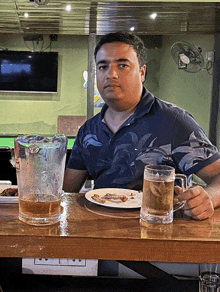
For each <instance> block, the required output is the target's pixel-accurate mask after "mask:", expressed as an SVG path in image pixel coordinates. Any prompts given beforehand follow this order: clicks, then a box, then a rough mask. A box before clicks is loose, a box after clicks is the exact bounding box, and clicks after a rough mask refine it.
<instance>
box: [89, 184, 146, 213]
mask: <svg viewBox="0 0 220 292" xmlns="http://www.w3.org/2000/svg"><path fill="white" fill-rule="evenodd" d="M107 193H110V194H116V195H121V196H122V195H125V196H128V200H127V201H126V202H119V203H116V202H112V201H108V200H106V201H105V203H104V204H102V203H99V202H97V201H95V200H93V198H92V196H93V195H94V194H97V195H99V197H100V198H102V197H104V196H105V195H106V194H107ZM131 194H133V196H131ZM132 197H134V198H133V199H132ZM85 198H86V199H87V200H88V201H90V202H92V203H94V204H97V205H101V206H105V207H113V208H127V209H130V208H140V207H141V193H139V192H138V191H134V190H128V189H114V188H106V189H97V190H92V191H89V192H88V193H86V194H85Z"/></svg>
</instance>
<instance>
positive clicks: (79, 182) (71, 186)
mask: <svg viewBox="0 0 220 292" xmlns="http://www.w3.org/2000/svg"><path fill="white" fill-rule="evenodd" d="M87 177H88V172H87V170H79V169H71V168H67V169H66V172H65V175H64V183H63V190H64V191H65V192H67V193H78V192H79V191H80V190H81V188H82V186H83V184H84V183H85V181H86V179H87Z"/></svg>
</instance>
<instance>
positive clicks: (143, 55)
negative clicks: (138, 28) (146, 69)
mask: <svg viewBox="0 0 220 292" xmlns="http://www.w3.org/2000/svg"><path fill="white" fill-rule="evenodd" d="M115 42H119V43H124V44H128V45H130V46H132V47H133V49H134V50H135V52H136V53H137V57H138V62H139V65H140V67H142V66H143V65H145V64H146V62H147V49H146V48H145V46H144V43H143V41H142V40H141V39H140V38H139V37H138V36H136V35H135V34H132V33H130V32H120V31H118V32H114V33H109V34H106V35H104V36H103V37H102V38H101V39H100V41H99V42H98V44H97V46H96V48H95V52H94V56H95V59H96V55H97V53H98V51H99V50H100V48H101V47H102V46H103V45H104V44H107V43H115Z"/></svg>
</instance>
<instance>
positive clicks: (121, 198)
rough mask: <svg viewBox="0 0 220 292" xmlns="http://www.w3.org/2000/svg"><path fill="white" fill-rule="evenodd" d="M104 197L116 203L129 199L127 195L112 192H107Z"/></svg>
mask: <svg viewBox="0 0 220 292" xmlns="http://www.w3.org/2000/svg"><path fill="white" fill-rule="evenodd" d="M102 198H104V199H106V200H108V201H112V202H115V203H121V202H126V201H127V200H128V197H127V196H125V195H117V194H110V193H107V194H106V195H104V197H102Z"/></svg>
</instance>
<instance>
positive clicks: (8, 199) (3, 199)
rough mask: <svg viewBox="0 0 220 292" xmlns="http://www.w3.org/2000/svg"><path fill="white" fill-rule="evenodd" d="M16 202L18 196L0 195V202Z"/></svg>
mask: <svg viewBox="0 0 220 292" xmlns="http://www.w3.org/2000/svg"><path fill="white" fill-rule="evenodd" d="M15 203H18V197H6V196H0V204H15Z"/></svg>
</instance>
